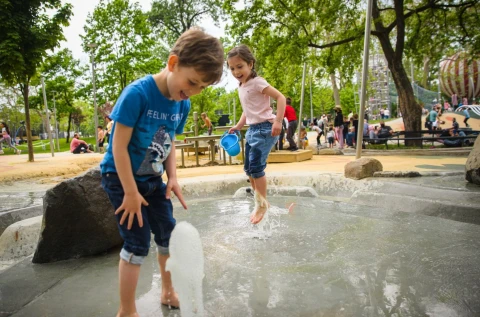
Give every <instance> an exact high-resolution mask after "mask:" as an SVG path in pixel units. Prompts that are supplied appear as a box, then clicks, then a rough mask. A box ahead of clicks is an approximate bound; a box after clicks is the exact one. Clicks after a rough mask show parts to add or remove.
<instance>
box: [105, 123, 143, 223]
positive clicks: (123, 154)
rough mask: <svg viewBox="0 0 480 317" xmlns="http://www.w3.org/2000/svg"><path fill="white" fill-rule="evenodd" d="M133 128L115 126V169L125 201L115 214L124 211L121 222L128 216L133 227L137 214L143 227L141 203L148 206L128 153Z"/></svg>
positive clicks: (120, 125)
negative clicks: (139, 187) (134, 174)
mask: <svg viewBox="0 0 480 317" xmlns="http://www.w3.org/2000/svg"><path fill="white" fill-rule="evenodd" d="M132 132H133V128H130V127H127V126H126V125H123V124H121V123H120V122H117V124H116V127H115V134H114V136H113V157H114V160H115V169H116V170H117V173H118V177H119V178H120V182H121V183H122V187H123V192H124V196H123V202H122V205H120V207H118V209H117V210H115V214H116V215H117V214H119V213H121V212H122V211H123V215H122V218H121V219H120V224H121V225H123V223H124V222H125V219H127V217H128V226H127V228H128V229H129V230H130V229H131V228H132V224H133V220H134V218H135V215H136V216H137V220H138V224H139V226H140V227H143V218H142V208H141V205H144V206H148V203H147V202H146V201H145V199H144V198H143V196H142V195H140V193H139V192H138V189H137V184H136V183H135V179H134V177H133V172H132V165H131V160H130V155H128V143H129V142H130V139H131V137H132Z"/></svg>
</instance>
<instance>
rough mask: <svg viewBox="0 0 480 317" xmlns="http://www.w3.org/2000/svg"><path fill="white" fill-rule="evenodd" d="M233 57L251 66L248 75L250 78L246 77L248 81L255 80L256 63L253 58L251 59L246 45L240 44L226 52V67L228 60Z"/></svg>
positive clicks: (250, 52)
mask: <svg viewBox="0 0 480 317" xmlns="http://www.w3.org/2000/svg"><path fill="white" fill-rule="evenodd" d="M234 56H238V57H240V58H241V59H243V60H244V61H245V62H246V63H247V64H250V63H252V64H253V66H252V72H251V73H250V76H249V77H248V79H250V78H255V77H257V76H258V75H257V71H256V70H255V62H256V60H255V57H253V54H252V51H250V48H248V46H247V45H245V44H241V45H239V46H236V47H234V48H232V49H231V50H230V52H228V54H227V65H228V59H229V58H231V57H234ZM248 79H247V80H248Z"/></svg>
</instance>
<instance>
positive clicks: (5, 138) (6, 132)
mask: <svg viewBox="0 0 480 317" xmlns="http://www.w3.org/2000/svg"><path fill="white" fill-rule="evenodd" d="M0 126H1V127H2V135H1V137H0V154H3V150H2V143H5V145H6V146H7V147H10V148H12V149H14V150H15V153H17V154H20V153H22V151H20V150H19V149H17V148H16V147H15V143H12V138H11V137H10V129H9V128H8V125H7V124H6V123H5V122H2V123H0Z"/></svg>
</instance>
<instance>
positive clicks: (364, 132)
mask: <svg viewBox="0 0 480 317" xmlns="http://www.w3.org/2000/svg"><path fill="white" fill-rule="evenodd" d="M369 127H370V125H369V124H368V121H367V119H364V120H363V136H364V137H365V136H366V137H368V131H369Z"/></svg>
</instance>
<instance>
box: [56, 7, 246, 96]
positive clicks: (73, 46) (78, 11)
mask: <svg viewBox="0 0 480 317" xmlns="http://www.w3.org/2000/svg"><path fill="white" fill-rule="evenodd" d="M62 2H64V3H70V4H72V5H73V17H72V18H71V19H70V26H68V27H67V28H65V29H64V31H63V34H64V35H65V38H66V39H67V41H64V42H62V43H61V47H62V48H68V49H69V50H70V51H72V54H73V57H74V58H76V59H79V60H80V62H81V63H82V64H87V63H89V62H90V60H89V57H88V55H87V54H86V53H84V52H83V49H82V40H81V39H80V34H83V33H84V32H83V27H84V26H85V22H86V21H87V15H88V13H90V12H93V10H94V8H95V6H97V4H98V3H99V1H98V0H63V1H62ZM137 2H138V3H139V4H140V6H141V7H142V9H143V11H147V10H150V8H151V3H152V0H137ZM199 26H201V27H203V28H204V29H205V31H206V32H207V33H209V34H211V35H213V36H215V37H221V36H224V32H223V30H222V29H220V28H218V27H216V26H215V25H214V24H213V22H212V20H211V19H210V20H205V21H202V22H201V23H200V25H199ZM216 86H224V87H226V89H227V90H228V91H231V90H234V89H235V88H236V87H238V81H237V80H236V79H235V78H234V77H233V76H232V74H231V73H230V72H227V74H225V75H224V77H223V79H222V81H221V82H220V83H219V84H218V85H216Z"/></svg>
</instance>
